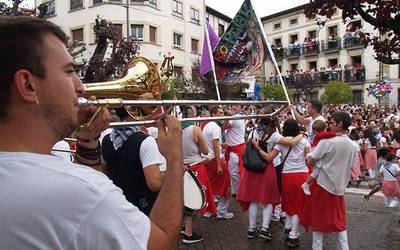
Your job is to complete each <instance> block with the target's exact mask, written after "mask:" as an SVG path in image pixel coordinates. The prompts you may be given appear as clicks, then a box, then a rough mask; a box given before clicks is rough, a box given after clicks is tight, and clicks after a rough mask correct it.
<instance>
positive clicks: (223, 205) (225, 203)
mask: <svg viewBox="0 0 400 250" xmlns="http://www.w3.org/2000/svg"><path fill="white" fill-rule="evenodd" d="M228 207H229V200H226V199H225V198H224V197H219V199H218V205H217V213H218V214H220V215H223V214H226V213H227V212H228Z"/></svg>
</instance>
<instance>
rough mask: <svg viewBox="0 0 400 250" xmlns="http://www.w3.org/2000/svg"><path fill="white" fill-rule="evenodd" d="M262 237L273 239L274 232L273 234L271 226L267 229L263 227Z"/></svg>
mask: <svg viewBox="0 0 400 250" xmlns="http://www.w3.org/2000/svg"><path fill="white" fill-rule="evenodd" d="M259 236H260V237H261V238H264V239H266V240H272V234H271V230H270V229H269V228H267V229H265V228H263V229H261V231H260V235H259Z"/></svg>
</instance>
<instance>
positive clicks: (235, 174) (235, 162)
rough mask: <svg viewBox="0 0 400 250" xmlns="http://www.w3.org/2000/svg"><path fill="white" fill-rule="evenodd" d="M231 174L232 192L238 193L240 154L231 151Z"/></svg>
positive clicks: (229, 165)
mask: <svg viewBox="0 0 400 250" xmlns="http://www.w3.org/2000/svg"><path fill="white" fill-rule="evenodd" d="M228 167H229V174H230V175H231V193H232V194H237V192H238V190H239V180H240V175H239V156H238V155H237V154H235V153H233V152H230V153H229V161H228Z"/></svg>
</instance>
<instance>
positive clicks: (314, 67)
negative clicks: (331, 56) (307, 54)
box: [308, 61, 318, 71]
mask: <svg viewBox="0 0 400 250" xmlns="http://www.w3.org/2000/svg"><path fill="white" fill-rule="evenodd" d="M308 69H309V70H310V71H311V70H313V69H314V70H316V69H318V68H317V62H316V61H313V62H309V63H308Z"/></svg>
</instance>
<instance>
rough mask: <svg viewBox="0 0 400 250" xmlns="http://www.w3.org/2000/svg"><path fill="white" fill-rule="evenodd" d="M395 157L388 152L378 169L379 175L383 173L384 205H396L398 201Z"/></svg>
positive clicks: (399, 187)
mask: <svg viewBox="0 0 400 250" xmlns="http://www.w3.org/2000/svg"><path fill="white" fill-rule="evenodd" d="M395 160H396V157H395V156H394V155H393V154H392V153H388V154H387V157H386V163H385V164H383V165H382V166H381V168H380V169H379V175H383V182H382V189H381V190H382V193H383V194H384V195H385V205H386V206H388V207H397V205H399V203H400V180H399V179H398V176H399V173H400V167H399V165H397V164H396V163H395Z"/></svg>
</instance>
